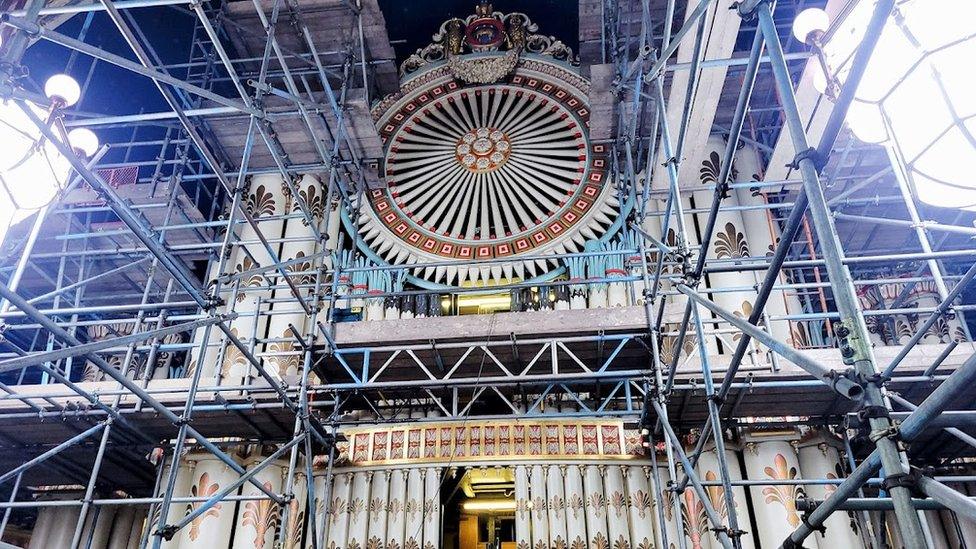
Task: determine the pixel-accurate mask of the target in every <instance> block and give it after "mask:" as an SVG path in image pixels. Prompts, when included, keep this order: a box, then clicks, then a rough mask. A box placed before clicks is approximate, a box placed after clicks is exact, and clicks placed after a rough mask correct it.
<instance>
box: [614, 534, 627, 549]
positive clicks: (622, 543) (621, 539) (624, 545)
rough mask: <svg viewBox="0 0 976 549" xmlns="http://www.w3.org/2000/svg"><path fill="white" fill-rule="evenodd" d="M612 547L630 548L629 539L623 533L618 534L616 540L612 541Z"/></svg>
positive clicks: (616, 548)
mask: <svg viewBox="0 0 976 549" xmlns="http://www.w3.org/2000/svg"><path fill="white" fill-rule="evenodd" d="M613 549H630V541H629V540H628V539H627V538H625V537H623V535H621V536H618V537H617V541H614V542H613Z"/></svg>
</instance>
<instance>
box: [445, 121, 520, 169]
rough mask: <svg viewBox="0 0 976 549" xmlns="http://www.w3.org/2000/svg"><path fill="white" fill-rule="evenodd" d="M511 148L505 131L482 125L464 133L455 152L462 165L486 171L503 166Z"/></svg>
mask: <svg viewBox="0 0 976 549" xmlns="http://www.w3.org/2000/svg"><path fill="white" fill-rule="evenodd" d="M511 150H512V142H511V140H509V137H508V136H507V135H505V133H504V132H502V131H501V130H496V129H493V128H485V127H482V128H478V129H476V130H471V131H469V132H467V133H465V134H464V135H462V136H461V139H460V140H458V142H457V147H455V149H454V152H455V153H456V154H457V159H458V162H460V163H461V165H462V166H464V167H465V168H467V169H468V170H470V171H473V172H475V173H485V172H489V171H492V170H496V169H498V168H499V167H501V166H502V165H503V164H504V163H505V161H506V160H508V153H509V151H511Z"/></svg>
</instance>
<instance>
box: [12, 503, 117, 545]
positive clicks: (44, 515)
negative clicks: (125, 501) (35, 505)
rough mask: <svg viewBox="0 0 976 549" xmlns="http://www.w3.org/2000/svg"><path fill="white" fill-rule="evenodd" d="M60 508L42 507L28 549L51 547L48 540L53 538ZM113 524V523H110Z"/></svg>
mask: <svg viewBox="0 0 976 549" xmlns="http://www.w3.org/2000/svg"><path fill="white" fill-rule="evenodd" d="M57 512H58V509H57V508H56V507H41V508H40V510H39V511H38V512H37V521H35V522H34V529H33V530H32V531H31V539H30V545H28V546H27V548H28V549H45V548H47V547H50V545H49V544H48V540H49V539H50V538H51V533H52V531H53V527H54V523H55V520H56V516H57ZM109 526H111V523H109Z"/></svg>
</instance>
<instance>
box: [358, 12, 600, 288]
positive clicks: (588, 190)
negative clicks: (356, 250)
mask: <svg viewBox="0 0 976 549" xmlns="http://www.w3.org/2000/svg"><path fill="white" fill-rule="evenodd" d="M482 15H484V14H482ZM493 17H496V18H497V20H498V21H499V22H500V23H499V24H502V22H508V23H509V25H510V26H511V22H512V21H515V22H517V23H518V24H519V25H524V26H525V28H528V29H530V30H534V28H535V27H534V25H532V24H531V23H530V22H528V20H527V18H525V17H524V16H522V15H520V14H519V15H518V17H514V14H510V15H509V16H504V15H502V14H499V13H497V12H496V13H495V14H494V15H493ZM483 18H484V17H482V18H481V19H483ZM473 21H475V20H474V19H472V20H471V21H469V22H468V24H471V23H472V22H473ZM482 23H483V21H482ZM523 30H524V29H523ZM509 34H516V33H513V31H512V29H511V28H510V29H509ZM533 36H535V35H532V36H529V37H528V38H527V39H526V43H532V40H533ZM448 38H449V37H446V38H445V40H448ZM517 51H518V53H519V55H520V57H519V60H518V64H517V65H516V66H515V68H514V70H513V71H512V72H511V74H509V75H508V76H507V77H506V78H505V79H504V80H503V81H497V82H493V83H489V84H479V85H466V84H465V83H464V81H462V80H461V79H459V77H458V75H457V74H455V72H454V70H453V67H456V66H457V64H454V65H452V64H450V63H447V62H444V61H439V62H424V63H423V64H422V65H421V66H420V70H415V71H413V72H412V73H411V74H409V76H408V77H406V78H405V80H404V81H403V82H402V83H401V91H400V92H399V93H398V94H395V95H393V96H390V97H387V98H385V99H384V100H383V101H381V102H379V103H378V104H377V105H376V106H375V107H374V109H373V116H374V119H375V120H376V123H377V128H378V129H379V132H380V136H381V138H382V139H383V141H384V147H385V154H386V158H385V163H384V166H385V173H384V174H383V175H384V176H385V180H386V183H387V188H386V189H374V190H372V191H370V196H369V198H370V207H369V208H363V210H362V212H361V215H360V217H359V219H358V220H357V221H358V224H359V230H360V233H361V234H362V236H363V241H364V243H366V244H367V245H368V246H369V248H370V249H371V251H372V252H374V253H375V254H376V255H378V256H379V257H380V258H382V259H384V260H385V261H387V262H390V263H392V264H402V265H405V266H409V265H411V264H416V263H428V262H435V261H437V262H443V261H444V260H470V261H475V260H483V259H498V258H511V259H512V261H511V262H495V263H492V264H486V265H479V266H470V267H465V266H457V267H454V266H451V267H448V266H442V267H426V268H414V269H411V274H413V275H414V276H416V277H418V278H420V279H422V280H425V281H428V282H430V283H440V284H448V285H459V284H463V283H465V282H469V281H478V280H483V281H485V282H498V281H501V280H502V279H512V278H516V277H517V278H523V279H527V278H532V277H535V276H538V275H541V274H544V273H545V272H548V271H550V270H551V269H553V268H554V267H557V266H559V265H558V262H556V261H555V260H545V259H539V257H540V256H542V257H544V256H545V255H550V254H555V253H565V252H574V251H580V250H582V249H583V245H584V244H585V243H586V241H588V240H594V239H597V238H599V237H600V236H602V235H603V234H604V232H605V231H606V229H607V228H608V227H609V226H610V225H611V224H613V221H614V218H615V216H616V209H617V208H616V207H617V205H618V204H617V201H616V198H615V196H614V192H613V189H612V187H613V186H612V185H610V184H609V182H608V181H607V168H608V156H609V154H608V153H609V151H608V150H607V148H606V146H605V145H603V144H599V143H592V142H591V141H590V139H589V135H588V134H589V132H588V124H589V116H590V112H589V106H588V102H587V95H588V92H589V82H587V81H586V80H585V79H583V78H582V77H580V76H579V74H578V72H577V71H576V70H575V69H574V68H573V67H572V66H570V65H569V64H567V63H566V62H564V61H562V60H560V59H556V58H553V57H550V56H542V55H534V54H531V53H528V52H525V51H522V50H521V49H519V50H517ZM511 52H512V50H509V51H504V52H503V51H497V50H496V51H487V52H486V51H484V50H479V51H477V52H476V53H475V55H476V58H477V59H478V60H479V61H482V62H489V63H490V62H491V60H492V58H493V56H494V57H498V58H499V59H501V58H502V56H510V54H511ZM418 55H419V54H418ZM412 62H413V63H414V64H415V65H416V63H417V61H416V59H415V60H413V61H412ZM405 64H406V63H405ZM520 256H523V257H524V256H533V258H532V259H531V260H526V259H523V260H520Z"/></svg>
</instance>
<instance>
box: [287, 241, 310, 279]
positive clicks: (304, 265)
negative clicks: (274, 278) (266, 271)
mask: <svg viewBox="0 0 976 549" xmlns="http://www.w3.org/2000/svg"><path fill="white" fill-rule="evenodd" d="M303 257H305V252H303V251H301V250H299V251H298V253H296V254H295V259H300V258H303ZM286 270H287V271H288V274H289V276H291V279H292V281H294V282H295V284H299V285H306V286H307V285H310V284H315V273H312V272H309V271H311V270H312V262H311V261H299V262H297V263H292V264H291V265H289V266H288V268H287V269H286Z"/></svg>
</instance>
